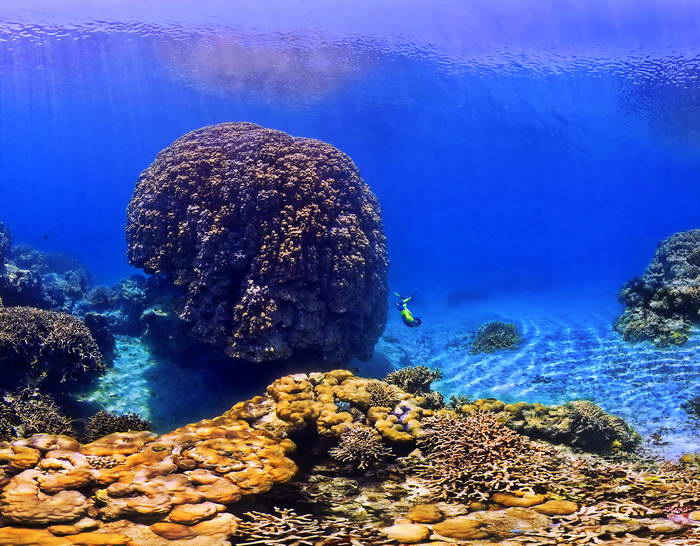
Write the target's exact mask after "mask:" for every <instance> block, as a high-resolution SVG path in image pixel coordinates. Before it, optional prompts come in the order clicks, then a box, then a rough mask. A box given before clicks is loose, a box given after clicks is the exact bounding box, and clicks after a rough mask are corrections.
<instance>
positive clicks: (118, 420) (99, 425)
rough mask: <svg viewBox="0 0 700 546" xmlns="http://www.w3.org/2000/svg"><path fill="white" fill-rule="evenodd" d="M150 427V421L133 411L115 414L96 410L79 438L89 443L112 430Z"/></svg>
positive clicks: (147, 428) (127, 430) (119, 430)
mask: <svg viewBox="0 0 700 546" xmlns="http://www.w3.org/2000/svg"><path fill="white" fill-rule="evenodd" d="M151 428H152V425H151V423H149V422H148V421H146V420H145V419H142V418H141V417H139V416H138V415H136V414H135V413H125V414H123V415H115V414H113V413H109V412H106V411H98V412H97V413H96V414H95V415H93V416H92V417H90V418H89V419H88V420H87V423H86V424H85V428H84V430H83V431H82V435H81V440H82V441H83V442H84V443H90V442H94V441H95V440H98V439H99V438H102V437H103V436H107V435H108V434H112V433H114V432H132V431H141V430H151Z"/></svg>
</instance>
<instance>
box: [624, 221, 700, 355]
mask: <svg viewBox="0 0 700 546" xmlns="http://www.w3.org/2000/svg"><path fill="white" fill-rule="evenodd" d="M699 256H700V230H699V229H694V230H690V231H682V232H679V233H676V234H674V235H672V236H671V237H669V238H668V239H665V240H664V241H662V242H661V243H660V244H659V247H658V248H657V249H656V253H655V254H654V258H653V259H652V261H651V263H650V264H649V266H648V267H647V269H646V271H645V272H644V275H643V276H642V277H641V278H637V279H632V280H631V281H629V282H627V283H626V284H625V285H624V286H623V287H622V290H621V291H620V295H619V297H620V301H621V302H622V303H624V304H625V305H626V306H627V308H626V309H625V311H624V312H623V313H622V314H621V315H620V317H619V318H618V319H617V321H616V322H615V329H616V330H617V331H618V332H620V334H622V336H623V337H624V338H625V339H626V340H627V341H643V340H650V341H652V342H653V343H655V344H656V345H659V346H664V345H681V344H683V343H685V342H686V341H687V340H688V336H689V335H690V328H691V325H692V324H693V323H696V322H697V321H698V312H699V311H700V258H698V257H699Z"/></svg>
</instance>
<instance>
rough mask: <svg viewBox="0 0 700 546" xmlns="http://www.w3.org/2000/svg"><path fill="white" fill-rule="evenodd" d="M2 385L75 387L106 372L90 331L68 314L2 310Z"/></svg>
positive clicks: (28, 308)
mask: <svg viewBox="0 0 700 546" xmlns="http://www.w3.org/2000/svg"><path fill="white" fill-rule="evenodd" d="M0 362H2V364H3V374H2V379H0V384H2V385H4V386H6V387H8V388H15V387H17V386H22V385H24V384H38V383H43V384H46V385H47V386H51V385H56V384H61V385H62V389H64V388H65V385H70V384H76V383H79V382H81V381H84V380H85V379H86V378H89V377H91V376H93V375H94V374H96V373H99V372H101V371H103V370H104V363H103V362H102V355H101V354H100V350H99V348H98V346H97V343H95V340H94V339H93V337H92V334H91V333H90V330H88V328H87V327H86V326H85V324H84V323H83V322H82V321H81V320H80V319H78V318H76V317H73V316H71V315H68V314H66V313H57V312H53V311H44V310H41V309H35V308H32V307H2V308H0Z"/></svg>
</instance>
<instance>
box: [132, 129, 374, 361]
mask: <svg viewBox="0 0 700 546" xmlns="http://www.w3.org/2000/svg"><path fill="white" fill-rule="evenodd" d="M127 242H128V255H129V261H130V262H131V263H132V264H133V265H136V266H138V267H142V268H143V269H144V270H145V271H147V272H149V273H161V274H164V275H166V276H168V277H169V278H171V279H172V282H173V283H174V285H176V286H178V287H181V288H182V290H183V292H184V295H183V297H182V309H181V312H180V317H181V318H182V319H184V320H185V321H186V322H188V323H189V325H190V331H191V333H192V334H193V335H194V336H195V337H197V338H198V339H200V340H202V341H205V342H207V343H210V344H213V345H216V346H222V347H225V348H226V351H227V353H228V354H229V355H230V356H232V357H234V358H241V359H245V360H250V361H256V362H260V361H270V360H278V359H284V358H288V357H291V356H292V355H295V354H316V355H319V356H321V357H323V358H324V359H326V360H329V361H340V360H344V359H347V358H349V357H352V356H358V357H360V358H368V357H369V356H370V355H371V353H372V350H373V346H374V344H375V342H376V340H377V339H378V337H379V335H380V334H381V332H382V330H383V328H384V324H385V321H386V306H387V302H386V293H387V286H386V270H387V256H386V241H385V236H384V233H383V230H382V222H381V217H380V210H379V205H378V203H377V200H376V198H375V197H374V195H373V194H372V192H371V191H370V190H369V188H368V187H367V185H366V184H365V183H364V182H363V180H362V179H361V178H360V176H359V174H358V171H357V168H356V167H355V165H354V164H353V162H352V161H351V160H350V158H349V157H347V156H346V155H344V154H343V153H341V152H340V151H338V150H337V149H336V148H334V147H333V146H331V145H329V144H325V143H323V142H320V141H317V140H312V139H305V138H296V137H292V136H289V135H287V134H285V133H283V132H280V131H275V130H271V129H265V128H263V127H260V126H258V125H255V124H252V123H223V124H220V125H214V126H209V127H204V128H202V129H198V130H196V131H193V132H191V133H188V134H186V135H185V136H183V137H181V138H180V139H178V140H177V141H175V142H174V143H173V144H171V145H170V146H168V147H167V148H165V149H164V150H163V151H161V152H160V154H159V155H158V157H157V158H156V160H155V161H154V162H153V164H152V165H151V166H150V167H148V168H147V169H146V170H145V171H144V172H143V173H142V174H141V177H140V178H139V181H138V184H137V186H136V189H135V190H134V194H133V197H132V199H131V202H130V204H129V208H128V221H127Z"/></svg>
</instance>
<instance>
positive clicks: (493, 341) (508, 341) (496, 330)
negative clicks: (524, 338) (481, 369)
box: [469, 321, 521, 354]
mask: <svg viewBox="0 0 700 546" xmlns="http://www.w3.org/2000/svg"><path fill="white" fill-rule="evenodd" d="M520 341H521V339H520V334H519V333H518V328H517V327H516V326H515V324H509V323H505V322H500V321H494V322H488V323H486V324H484V325H483V326H481V327H480V328H479V330H478V331H477V332H476V336H475V337H474V339H473V340H472V342H471V346H470V348H469V352H470V353H472V354H478V353H493V352H496V351H500V350H503V349H514V348H516V347H517V346H518V345H520Z"/></svg>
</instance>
